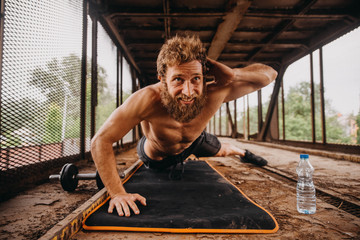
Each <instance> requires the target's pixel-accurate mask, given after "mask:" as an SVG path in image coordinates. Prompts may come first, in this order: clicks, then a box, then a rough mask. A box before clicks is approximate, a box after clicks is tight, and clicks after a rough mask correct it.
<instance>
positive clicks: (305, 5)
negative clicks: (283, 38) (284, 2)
mask: <svg viewBox="0 0 360 240" xmlns="http://www.w3.org/2000/svg"><path fill="white" fill-rule="evenodd" d="M316 2H317V0H305V1H303V2H301V4H300V5H299V6H298V7H297V9H299V10H298V12H297V15H298V16H302V15H304V14H305V13H306V12H307V11H308V10H309V9H310V8H311V6H312V5H314V4H315V3H316ZM294 22H295V19H290V20H284V21H283V22H281V23H280V24H279V25H278V26H277V29H278V31H274V33H272V34H270V35H268V37H267V38H266V42H267V44H265V45H264V46H262V47H260V48H258V49H256V50H255V51H254V53H253V54H252V55H251V56H249V59H248V60H249V61H251V60H253V59H254V58H255V57H256V55H258V54H259V53H260V52H261V51H263V50H264V49H265V48H267V47H268V46H269V45H270V44H272V43H273V42H274V41H275V40H276V39H277V38H278V37H279V36H280V35H281V34H282V33H283V32H285V31H287V29H289V28H290V27H291V26H292V25H293V24H294Z"/></svg>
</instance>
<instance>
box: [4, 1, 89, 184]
mask: <svg viewBox="0 0 360 240" xmlns="http://www.w3.org/2000/svg"><path fill="white" fill-rule="evenodd" d="M82 4H83V1H72V0H64V1H56V0H48V1H37V0H6V1H5V10H4V12H5V15H4V33H3V57H2V78H1V95H0V96H1V108H0V109H1V112H0V117H1V126H0V146H1V155H0V174H1V179H0V185H1V186H2V187H3V186H5V184H6V182H9V181H10V182H14V179H16V180H18V177H19V176H20V175H21V176H22V175H24V173H23V172H22V171H24V170H22V169H23V167H28V166H29V165H33V164H41V163H42V162H45V161H49V160H51V159H57V158H61V157H68V156H73V155H76V154H79V149H80V146H79V138H80V81H81V49H82V11H83V10H82V8H83V6H82ZM26 171H27V172H26V175H31V174H35V175H36V174H37V172H38V171H39V168H33V171H32V172H29V168H26ZM2 187H1V188H2Z"/></svg>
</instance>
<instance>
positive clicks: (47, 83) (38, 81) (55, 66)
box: [28, 54, 107, 143]
mask: <svg viewBox="0 0 360 240" xmlns="http://www.w3.org/2000/svg"><path fill="white" fill-rule="evenodd" d="M90 61H91V60H89V61H88V62H87V73H88V74H87V79H86V82H87V91H86V106H87V107H88V108H89V109H90V102H91V84H90V83H91V62H90ZM105 79H106V71H105V69H104V68H103V67H101V66H99V67H98V94H99V95H101V94H102V93H103V92H104V89H105V88H106V87H107V85H106V81H105ZM28 83H29V85H31V86H34V87H36V88H37V89H39V91H40V92H41V93H42V94H43V95H44V96H45V97H46V101H45V104H44V105H45V107H44V109H43V111H42V112H43V115H44V116H45V119H46V124H45V125H46V126H45V127H44V129H43V130H42V131H40V132H38V134H41V135H42V138H43V142H44V143H50V142H58V141H60V140H61V131H62V127H63V125H65V127H66V128H65V129H66V131H65V138H79V136H80V101H81V99H80V95H81V92H80V91H81V89H80V84H81V59H80V58H79V57H78V56H76V55H74V54H70V55H69V56H66V57H63V58H62V59H61V60H59V59H52V60H51V61H49V62H47V63H46V64H45V66H38V67H36V68H35V69H34V70H33V72H32V76H31V79H30V81H29V82H28ZM65 106H66V108H65ZM88 112H89V111H88ZM63 114H65V116H66V117H65V121H64V122H63ZM87 117H90V116H87ZM49 119H51V120H52V121H54V124H50V122H48V120H49ZM49 121H50V120H49ZM59 122H60V124H61V126H60V128H59V125H58V124H59ZM87 122H89V121H87ZM59 134H60V135H59ZM52 135H54V136H53V137H51V136H52ZM58 136H60V138H58Z"/></svg>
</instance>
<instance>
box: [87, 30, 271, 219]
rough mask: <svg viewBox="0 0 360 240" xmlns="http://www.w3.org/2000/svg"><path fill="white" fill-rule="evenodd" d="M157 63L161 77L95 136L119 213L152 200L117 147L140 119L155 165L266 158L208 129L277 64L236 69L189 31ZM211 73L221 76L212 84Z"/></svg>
mask: <svg viewBox="0 0 360 240" xmlns="http://www.w3.org/2000/svg"><path fill="white" fill-rule="evenodd" d="M157 69H158V79H159V80H160V82H159V83H156V84H154V85H151V86H148V87H145V88H143V89H140V90H139V91H137V92H135V93H134V94H132V95H131V96H130V97H129V98H128V99H127V100H126V101H125V103H124V104H123V105H121V106H120V107H119V108H117V109H116V110H115V111H114V112H113V113H112V114H111V116H110V117H109V118H108V120H107V121H106V122H105V123H104V125H103V126H102V127H101V129H100V130H99V131H98V132H97V134H96V135H95V136H94V138H93V139H92V144H91V152H92V156H93V159H94V162H95V164H96V167H97V169H98V171H99V174H100V176H101V179H102V181H103V183H104V185H105V186H106V188H107V191H108V193H109V194H110V197H111V200H110V206H109V209H108V212H109V213H111V212H113V209H114V208H116V210H117V212H118V214H119V216H124V215H125V216H130V209H131V210H132V211H133V212H134V213H135V214H139V213H140V212H139V209H138V207H137V205H136V203H135V202H136V201H139V202H140V203H141V204H143V205H146V199H145V198H144V197H143V196H141V195H139V194H130V193H127V192H126V190H125V189H124V187H123V185H122V183H121V180H120V177H119V175H118V172H117V169H116V162H115V156H114V153H113V149H112V145H113V143H114V142H116V141H118V140H119V139H121V138H122V137H123V136H125V135H126V133H127V132H129V131H130V130H131V129H132V128H133V127H134V126H136V125H137V124H141V127H142V130H143V133H144V137H143V138H142V139H141V140H140V142H139V144H138V148H137V150H138V155H139V157H140V159H141V160H142V161H144V163H145V165H146V166H148V167H149V168H155V169H166V168H169V167H173V168H174V167H175V166H176V164H178V163H181V164H182V162H183V161H184V160H185V159H186V158H187V157H188V156H189V155H190V154H194V155H196V156H197V157H204V156H229V155H239V156H240V157H242V159H243V161H247V162H252V163H254V164H257V165H259V166H262V165H265V164H266V161H265V160H264V159H262V158H261V157H259V156H255V155H253V154H251V153H250V152H248V151H244V150H242V149H239V148H237V147H235V146H232V145H229V144H220V142H219V141H218V139H217V138H216V136H214V135H211V134H208V133H206V132H204V129H205V128H206V125H207V124H208V122H209V121H210V119H211V117H213V116H214V114H215V113H216V112H217V110H218V109H219V108H220V106H221V104H222V103H225V102H228V101H231V100H234V99H237V98H239V97H241V96H244V95H246V94H248V93H251V92H253V91H256V90H258V89H260V88H262V87H264V86H266V85H268V84H269V83H271V82H272V81H273V80H274V79H275V78H276V76H277V73H276V71H275V70H273V69H272V68H271V67H269V66H266V65H263V64H253V65H250V66H247V67H245V68H238V69H231V68H229V67H227V66H225V65H223V64H221V63H219V62H216V61H214V60H211V59H209V58H207V57H206V52H205V49H204V48H203V46H202V43H201V41H200V40H199V38H198V37H197V36H189V35H185V36H175V37H174V38H172V39H170V40H168V41H167V42H166V43H165V44H164V45H163V46H162V48H161V50H160V53H159V56H158V59H157ZM205 74H208V75H212V76H214V77H215V82H213V83H210V84H207V83H206V81H205V79H204V76H205Z"/></svg>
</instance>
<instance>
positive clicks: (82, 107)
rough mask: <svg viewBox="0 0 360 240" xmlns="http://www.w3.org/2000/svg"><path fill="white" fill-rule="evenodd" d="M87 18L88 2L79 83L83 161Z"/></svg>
mask: <svg viewBox="0 0 360 240" xmlns="http://www.w3.org/2000/svg"><path fill="white" fill-rule="evenodd" d="M87 16H88V1H87V0H84V2H83V29H82V30H83V31H82V53H81V54H82V56H81V83H80V91H81V97H80V101H81V102H80V158H81V159H85V151H86V149H85V145H86V63H87V25H88V21H87Z"/></svg>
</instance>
